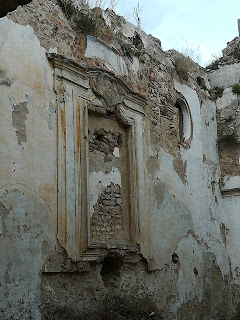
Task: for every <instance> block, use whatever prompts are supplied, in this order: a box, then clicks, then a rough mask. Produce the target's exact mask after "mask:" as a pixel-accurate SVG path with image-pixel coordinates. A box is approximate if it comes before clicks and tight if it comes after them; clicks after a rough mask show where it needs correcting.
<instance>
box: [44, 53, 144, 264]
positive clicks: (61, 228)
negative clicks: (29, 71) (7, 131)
mask: <svg viewBox="0 0 240 320" xmlns="http://www.w3.org/2000/svg"><path fill="white" fill-rule="evenodd" d="M48 58H49V59H50V60H51V62H52V63H53V66H54V89H55V92H56V103H57V110H58V115H57V118H58V146H57V148H58V153H57V154H58V159H57V163H58V209H57V210H58V212H57V216H58V228H57V237H58V240H59V243H60V245H61V246H62V247H63V248H64V249H65V250H66V251H67V254H68V256H69V257H70V258H71V259H72V260H73V261H93V260H96V259H97V258H98V249H97V246H94V245H93V246H91V239H90V212H89V182H88V177H89V156H88V152H89V150H88V149H89V148H88V110H89V109H90V110H92V108H94V110H96V113H97V112H98V111H99V114H100V115H101V113H102V112H103V111H104V110H103V109H104V108H107V103H106V102H107V100H106V96H105V92H104V89H103V92H99V90H98V88H97V86H96V88H95V89H94V91H93V90H92V88H91V87H92V86H90V81H92V83H95V84H98V82H97V81H99V79H100V80H101V79H105V80H106V81H108V82H109V86H110V89H109V90H111V86H112V88H113V90H115V91H114V92H116V97H117V98H116V101H113V105H112V106H111V108H112V110H114V112H115V113H116V116H117V117H118V118H119V122H121V123H123V124H124V125H126V126H128V127H129V130H130V135H129V136H130V138H129V139H130V140H129V142H128V143H129V158H130V161H129V162H130V172H131V175H130V193H131V195H130V202H131V212H130V214H131V221H132V223H131V224H130V240H131V242H130V243H129V245H128V244H127V245H126V244H123V246H121V244H120V245H119V244H116V245H114V244H111V245H110V247H111V248H113V247H116V248H119V246H120V248H121V249H123V250H129V248H138V242H139V241H138V238H139V222H138V219H139V218H138V217H139V215H140V212H141V211H142V210H143V207H141V205H140V202H143V203H144V202H145V201H144V199H143V196H144V195H143V192H142V191H141V190H144V173H143V172H144V167H143V145H142V134H143V128H142V127H143V118H144V116H145V113H144V106H145V103H146V101H145V99H143V98H141V97H139V96H136V95H135V94H134V93H133V92H132V91H131V90H130V89H129V88H128V87H127V86H126V85H125V84H124V82H123V81H122V80H120V79H119V78H117V77H115V76H113V75H112V74H110V73H108V72H106V71H104V72H103V71H102V70H98V71H97V70H86V69H85V68H84V67H82V66H80V65H78V64H76V62H74V61H72V60H69V59H66V58H65V57H63V56H60V55H56V54H50V55H48ZM95 91H96V92H95ZM110 92H111V91H110ZM106 94H107V92H106ZM110 97H111V95H110ZM118 99H119V100H118ZM140 199H141V201H140ZM106 248H108V245H106Z"/></svg>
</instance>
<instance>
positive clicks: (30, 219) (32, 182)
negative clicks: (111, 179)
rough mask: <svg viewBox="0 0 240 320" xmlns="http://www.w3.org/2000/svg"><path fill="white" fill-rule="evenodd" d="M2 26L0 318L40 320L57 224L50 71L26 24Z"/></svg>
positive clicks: (7, 20) (30, 29)
mask: <svg viewBox="0 0 240 320" xmlns="http://www.w3.org/2000/svg"><path fill="white" fill-rule="evenodd" d="M0 29H1V35H0V38H1V40H0V47H1V50H0V69H1V70H4V72H2V73H1V77H2V78H1V79H5V80H2V81H1V85H0V92H1V111H0V119H1V126H0V137H1V138H0V140H1V147H0V149H1V155H4V156H2V160H1V168H0V176H1V181H0V188H1V189H0V190H1V191H0V197H1V205H0V208H1V209H0V212H1V223H0V225H1V228H0V229H1V234H0V238H1V249H0V251H1V252H0V256H1V268H0V273H1V277H0V278H1V297H0V301H1V302H0V305H1V306H0V310H1V312H0V313H1V315H0V317H1V319H10V318H12V319H31V318H32V319H41V314H40V310H39V305H40V275H41V269H42V268H43V266H44V263H45V260H46V259H47V256H48V254H49V252H50V250H51V248H52V247H54V245H55V235H54V233H53V232H52V230H54V229H55V228H56V226H55V219H54V212H55V210H56V135H55V133H54V134H52V132H54V131H55V130H56V129H55V128H56V126H55V124H53V121H52V120H51V116H49V109H51V108H52V105H54V104H53V102H54V95H53V83H52V75H51V73H52V72H51V68H50V66H49V64H48V61H47V59H46V56H45V51H44V50H43V48H41V47H40V44H39V41H38V39H37V38H36V36H35V35H34V32H33V30H32V28H31V27H29V26H28V27H22V26H20V25H17V24H15V23H13V22H12V21H10V20H9V19H7V18H3V19H1V21H0ZM54 115H55V113H54ZM49 124H51V125H52V129H54V131H52V130H51V129H50V128H49Z"/></svg>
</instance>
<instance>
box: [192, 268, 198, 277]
mask: <svg viewBox="0 0 240 320" xmlns="http://www.w3.org/2000/svg"><path fill="white" fill-rule="evenodd" d="M193 273H194V274H195V276H197V275H198V271H197V268H193Z"/></svg>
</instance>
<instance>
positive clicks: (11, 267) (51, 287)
mask: <svg viewBox="0 0 240 320" xmlns="http://www.w3.org/2000/svg"><path fill="white" fill-rule="evenodd" d="M29 8H30V9H26V11H25V10H23V9H22V8H19V9H18V11H17V13H12V14H11V15H9V17H12V19H13V20H14V21H15V22H17V23H19V24H17V23H14V22H13V21H11V20H9V19H7V18H4V19H2V20H1V21H0V28H1V31H3V32H1V34H0V47H1V51H0V91H1V97H2V101H1V103H2V108H1V113H0V119H1V126H0V134H1V154H4V155H6V157H3V158H2V164H3V165H2V166H1V168H0V170H1V172H0V175H1V182H0V183H1V185H0V187H1V189H0V190H1V194H0V196H1V201H0V227H1V234H0V237H2V243H3V244H4V245H3V246H1V249H0V250H1V259H2V261H3V263H2V266H1V268H0V273H1V275H2V277H1V278H2V279H4V280H3V281H2V282H1V285H2V287H3V288H4V289H3V290H2V291H1V294H2V295H3V296H2V302H1V303H2V305H1V308H0V309H1V310H2V311H1V312H2V318H6V319H8V318H11V317H12V318H15V319H28V318H31V317H32V318H34V319H41V317H42V319H58V320H59V319H66V318H69V319H78V318H79V317H81V318H82V319H99V320H100V319H102V318H104V317H106V316H107V315H108V313H109V312H111V316H113V318H114V319H118V318H119V317H121V318H122V317H123V319H126V317H125V316H126V314H127V315H128V316H129V317H130V318H133V319H134V318H135V319H142V318H144V317H145V318H147V317H150V315H151V317H150V318H153V319H161V317H162V318H163V319H169V320H171V319H184V320H186V319H199V320H200V319H201V320H202V319H205V320H207V319H220V318H224V319H232V317H233V314H234V311H235V309H234V307H233V306H232V295H231V292H232V286H231V284H232V283H231V281H232V279H231V275H232V274H233V277H234V283H235V285H239V279H238V278H239V270H238V264H239V261H238V260H239V259H238V254H239V252H238V251H239V250H238V247H237V243H239V241H238V235H237V232H238V231H237V230H238V222H237V217H238V207H239V203H238V200H237V199H238V198H233V197H232V195H231V197H225V198H223V197H222V194H221V190H220V182H221V175H220V168H219V158H218V149H217V143H216V142H217V116H216V113H217V112H216V111H217V110H216V106H217V109H218V110H221V111H222V118H225V117H229V115H231V114H232V110H231V107H232V108H233V109H234V108H235V107H236V105H237V97H236V96H234V95H233V94H232V93H231V90H230V86H231V85H232V81H233V80H232V78H233V79H235V78H236V77H237V75H236V74H235V71H232V72H233V74H232V76H226V79H225V80H226V83H227V85H226V86H228V87H226V88H225V91H224V95H223V98H221V99H218V100H217V103H216V104H215V102H213V101H210V100H209V99H208V96H207V93H206V90H205V91H204V90H202V89H201V88H200V86H199V85H198V82H197V75H199V76H201V77H202V79H205V80H206V76H205V75H204V74H203V71H201V70H200V69H196V70H197V71H196V72H195V73H194V72H192V74H191V77H189V81H188V82H186V81H181V79H180V77H179V75H178V74H177V72H176V65H175V64H176V59H175V54H176V53H174V52H168V53H164V52H163V51H162V49H161V43H160V41H158V40H157V39H154V38H153V37H151V36H148V35H146V34H145V33H144V32H143V31H141V30H139V29H138V28H136V27H134V26H132V25H130V24H128V23H125V22H121V21H123V20H121V19H120V20H118V21H120V22H119V26H116V28H114V29H111V28H112V20H111V14H107V12H105V13H104V14H102V15H101V18H102V17H103V16H105V18H106V20H107V25H108V26H109V28H110V30H109V29H104V28H105V27H104V28H103V30H100V28H99V30H97V31H96V30H95V33H94V34H93V35H91V36H88V37H87V36H86V34H82V33H80V31H79V30H77V29H76V26H74V21H69V18H68V17H67V15H66V14H64V12H62V10H61V8H60V7H59V6H58V5H57V3H56V2H55V1H49V2H47V3H45V2H44V1H42V0H36V1H34V2H33V3H32V4H31V5H29ZM40 12H41V17H40ZM106 16H107V17H106ZM99 17H100V16H99ZM99 21H100V20H99ZM21 24H23V25H26V24H29V25H31V27H30V26H25V27H24V26H22V25H21ZM46 26H47V27H46ZM32 28H33V29H32ZM33 30H34V31H33ZM106 30H109V32H110V31H111V32H110V33H111V34H110V35H108V34H106ZM104 32H105V33H104ZM117 32H118V33H119V34H118V36H119V35H121V37H122V38H121V41H122V42H121V43H120V41H119V42H118V41H117V40H116V39H117V37H116V39H115V38H114V35H115V33H117ZM96 34H97V35H100V34H102V38H104V39H101V40H99V39H97V38H96ZM108 36H111V37H112V38H111V37H110V38H109V37H108ZM106 39H108V42H107V43H105V42H104V41H103V40H106ZM40 43H41V44H40ZM131 46H133V47H134V50H133V51H132V53H130V54H129V52H128V53H126V48H130V47H131ZM50 48H54V49H51V50H50V51H51V52H53V51H54V52H55V53H56V52H57V53H58V54H61V55H63V57H61V58H59V56H58V55H55V58H51V61H52V64H51V63H50V62H49V61H50V60H49V61H48V60H47V58H46V50H49V49H50ZM124 48H125V49H124ZM52 57H53V56H52ZM54 59H55V60H54ZM57 59H59V60H57ZM19 61H21V63H18V62H19ZM56 61H57V62H56ZM57 63H59V65H57ZM56 65H57V66H56ZM231 70H232V69H231ZM219 72H220V71H219ZM221 72H223V70H222V71H221ZM223 73H224V74H225V71H224V72H223ZM219 75H220V76H221V74H218V73H217V74H216V75H215V76H216V78H218V79H219V78H220V76H219ZM173 79H175V80H173ZM177 79H178V80H177ZM236 79H237V78H236ZM217 81H219V80H216V79H215V78H214V76H213V74H211V75H210V83H211V85H212V86H214V85H217V84H218V82H217ZM234 81H235V80H234ZM206 84H207V86H209V84H208V83H207V81H206ZM54 90H55V92H54ZM139 95H140V96H141V98H140V96H139ZM143 97H144V98H143ZM179 97H182V98H183V99H184V101H186V103H187V105H188V108H189V114H190V115H189V119H190V120H189V122H188V140H187V141H183V142H182V141H181V142H180V139H179V130H178V128H179V118H178V117H179V113H178V111H179V110H178V109H177V107H176V101H177V100H178V99H179ZM225 104H228V108H227V107H226V106H225ZM230 105H231V106H230ZM229 106H230V107H229ZM91 117H92V119H93V118H94V121H92V120H91ZM91 121H92V122H91ZM120 137H122V139H123V140H124V142H122V141H121V139H120ZM184 142H185V143H184ZM238 159H239V157H238ZM235 176H237V175H234V177H235ZM57 177H58V178H57ZM231 179H236V180H237V179H238V178H233V176H231ZM229 181H230V180H229ZM231 181H232V180H231ZM61 196H62V197H61ZM57 199H58V200H57ZM88 200H89V201H88ZM60 205H61V206H60ZM60 209H61V210H62V211H61V210H60ZM88 212H89V216H88ZM103 216H104V217H103ZM93 218H94V219H95V220H94V219H93ZM80 219H82V220H81V223H80V222H79V220H80ZM91 219H93V220H91ZM104 219H108V220H107V221H105V220H104ZM82 221H83V222H82ZM91 223H92V225H91ZM95 227H96V230H95V229H94V228H95ZM118 227H119V229H118ZM97 228H98V229H97ZM101 228H103V229H101ZM89 230H90V233H89ZM118 230H120V231H119V232H118ZM229 230H230V231H229ZM95 231H96V232H95ZM101 231H104V232H102V234H101ZM107 231H109V234H108V233H107ZM110 232H113V233H115V234H114V237H112V236H110ZM96 235H97V236H96ZM57 237H58V241H56V238H57ZM94 237H96V239H95V238H94ZM101 237H102V238H101ZM91 238H92V239H93V242H91ZM99 239H100V240H102V239H103V242H104V244H101V243H100V245H99V242H101V241H98V240H99ZM116 239H117V241H116ZM89 240H90V241H89ZM84 241H85V242H84ZM82 242H84V244H83V243H82ZM97 242H98V245H99V246H98V247H97V248H98V249H96V246H95V247H94V245H95V244H96V243H97ZM78 245H79V246H78ZM80 246H82V247H84V246H85V247H84V249H82V247H81V248H80ZM86 247H87V250H88V251H87V250H86ZM6 248H7V249H6ZM80 250H82V251H81V254H82V255H79V251H80ZM84 250H85V251H84ZM80 256H81V259H80V258H79V257H80ZM230 262H231V263H232V267H231V269H230V264H229V263H230ZM236 290H237V289H236ZM236 292H237V291H236ZM0 300H1V299H0ZM143 307H144V309H143ZM119 319H120V318H119Z"/></svg>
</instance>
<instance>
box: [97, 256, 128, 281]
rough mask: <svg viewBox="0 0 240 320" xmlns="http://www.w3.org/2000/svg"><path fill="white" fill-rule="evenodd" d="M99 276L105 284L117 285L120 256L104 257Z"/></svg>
mask: <svg viewBox="0 0 240 320" xmlns="http://www.w3.org/2000/svg"><path fill="white" fill-rule="evenodd" d="M101 264H102V269H101V272H100V274H101V276H102V280H103V282H104V284H105V285H106V286H117V282H118V280H119V278H120V276H121V268H122V264H123V262H122V259H120V257H109V256H108V257H105V258H104V260H103V261H102V262H101Z"/></svg>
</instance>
